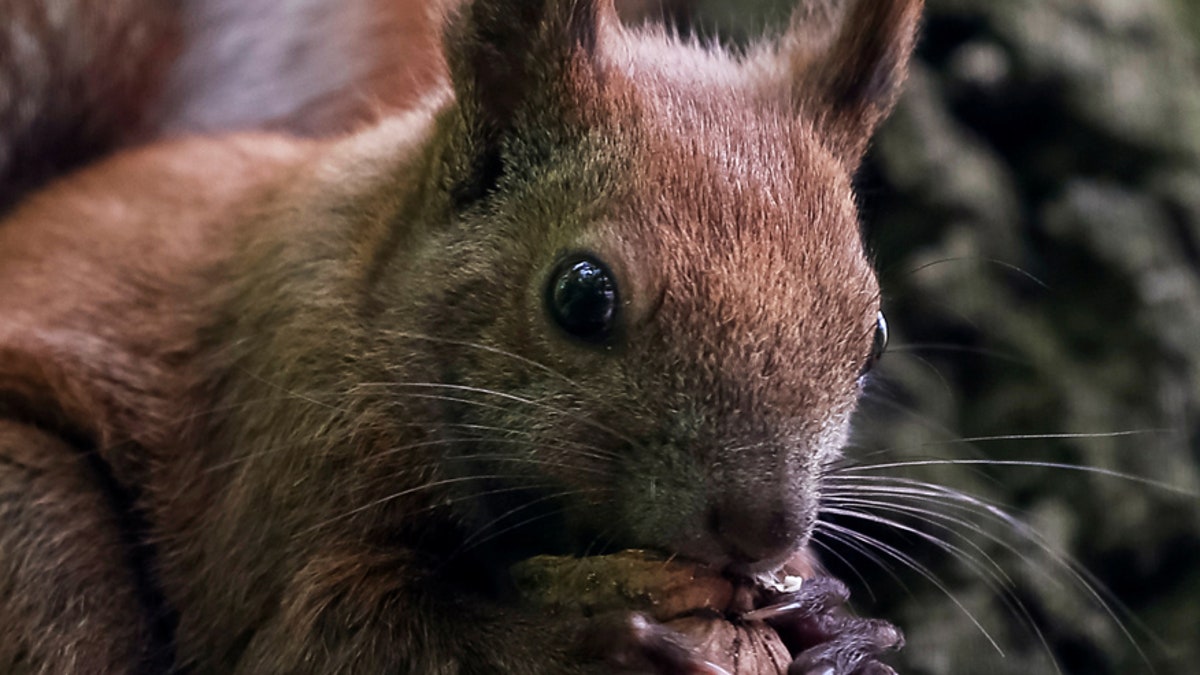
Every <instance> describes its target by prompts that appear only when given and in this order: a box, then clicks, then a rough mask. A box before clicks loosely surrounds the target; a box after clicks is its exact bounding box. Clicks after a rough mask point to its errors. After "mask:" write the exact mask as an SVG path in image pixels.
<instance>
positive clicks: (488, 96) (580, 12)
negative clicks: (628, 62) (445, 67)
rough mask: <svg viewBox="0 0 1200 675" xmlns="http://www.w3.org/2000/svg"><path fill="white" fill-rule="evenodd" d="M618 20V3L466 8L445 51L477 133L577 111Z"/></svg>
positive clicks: (560, 1)
mask: <svg viewBox="0 0 1200 675" xmlns="http://www.w3.org/2000/svg"><path fill="white" fill-rule="evenodd" d="M615 21H616V10H615V9H614V8H613V0H472V1H470V2H467V3H465V4H464V5H462V6H460V7H459V8H458V10H457V11H456V13H455V14H454V15H453V16H452V17H451V18H450V21H449V23H448V25H447V28H446V33H445V50H446V57H447V61H448V63H449V67H450V76H451V81H452V84H453V87H454V93H455V95H456V98H457V100H458V103H459V106H460V108H461V109H462V111H463V115H464V118H465V121H466V122H467V124H468V125H469V126H471V127H472V128H471V130H470V131H471V132H472V133H477V134H483V135H485V136H491V137H494V136H496V135H501V134H504V133H506V132H507V131H509V130H511V129H512V128H513V127H514V126H516V125H517V124H518V122H519V118H520V117H521V115H522V114H523V113H529V114H530V115H535V114H538V113H540V114H542V115H544V114H546V113H547V112H549V113H558V112H560V109H561V108H562V107H564V106H565V107H570V106H572V104H577V103H578V99H579V97H580V96H581V95H583V94H584V93H585V92H586V91H588V90H593V89H594V88H595V86H596V83H595V78H596V76H597V73H596V69H595V67H594V64H595V59H594V57H595V50H596V43H597V40H598V36H599V34H600V32H601V30H602V28H603V26H604V25H605V24H606V23H607V22H614V23H615ZM547 106H549V109H548V108H547ZM533 121H534V123H539V124H540V123H544V120H533Z"/></svg>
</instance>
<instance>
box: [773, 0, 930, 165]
mask: <svg viewBox="0 0 1200 675" xmlns="http://www.w3.org/2000/svg"><path fill="white" fill-rule="evenodd" d="M850 5H851V6H850V7H849V8H848V9H846V10H845V11H843V12H841V18H840V21H838V20H836V19H835V15H836V14H837V12H836V11H834V10H833V9H831V8H830V7H829V5H828V4H827V3H816V5H815V6H814V4H813V3H807V4H806V5H805V8H804V9H801V10H798V11H797V12H796V15H795V16H794V17H793V18H792V25H791V29H790V31H789V33H788V36H787V37H786V38H785V45H784V47H783V55H784V56H785V57H786V58H788V59H789V63H788V68H789V72H790V73H791V78H792V82H793V86H794V89H793V97H794V99H795V103H796V105H797V106H798V107H799V109H800V110H801V113H802V114H805V115H809V116H811V117H812V118H813V119H814V120H815V121H816V124H817V127H818V129H820V130H821V131H822V132H823V133H824V134H825V135H826V138H828V139H829V140H828V142H829V144H830V148H831V149H832V150H833V151H834V153H835V154H837V155H838V157H840V158H841V159H842V161H843V162H844V163H845V164H846V165H847V166H849V167H850V168H851V169H854V168H856V167H857V166H858V164H859V162H860V161H862V156H863V154H864V153H865V152H866V148H867V144H868V141H869V140H870V138H871V135H872V134H873V133H874V132H875V129H876V128H877V127H878V126H879V124H880V123H881V122H882V121H883V120H884V118H886V117H887V115H888V113H890V112H891V110H892V108H893V107H894V106H895V104H896V100H897V98H899V95H900V88H901V86H902V85H903V84H904V80H905V78H906V77H907V75H908V63H909V60H910V59H911V57H912V52H913V46H914V43H915V40H916V33H917V26H918V24H919V23H920V18H921V10H922V7H923V5H924V0H850Z"/></svg>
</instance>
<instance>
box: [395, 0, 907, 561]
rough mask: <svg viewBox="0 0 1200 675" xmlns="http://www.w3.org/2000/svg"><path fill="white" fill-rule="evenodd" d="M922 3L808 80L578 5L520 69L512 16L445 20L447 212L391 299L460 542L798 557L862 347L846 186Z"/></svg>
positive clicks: (894, 6) (542, 26)
mask: <svg viewBox="0 0 1200 675" xmlns="http://www.w3.org/2000/svg"><path fill="white" fill-rule="evenodd" d="M554 4H557V3H554ZM567 4H569V3H567ZM917 4H919V3H917V2H904V1H893V2H881V3H874V2H867V3H861V5H862V6H861V7H859V8H858V9H857V10H856V12H857V13H858V14H860V15H862V16H852V17H849V19H848V22H847V25H848V26H851V27H850V28H848V29H846V30H843V31H842V32H841V33H840V34H838V35H835V36H834V39H832V40H826V44H827V45H828V51H829V55H828V56H822V55H819V54H818V55H814V54H809V53H806V54H803V55H789V53H787V51H786V50H765V49H764V50H762V51H761V52H760V53H759V54H758V55H757V56H754V57H746V58H745V59H743V60H736V59H733V58H732V57H730V56H728V55H726V54H722V53H716V52H712V51H706V50H703V49H700V48H698V47H694V46H685V45H681V44H678V43H675V42H673V41H672V40H669V39H667V38H665V37H663V36H656V35H630V34H627V33H625V32H623V31H622V30H621V29H620V28H619V27H618V26H617V25H616V22H615V20H614V19H612V17H611V14H609V13H607V12H606V10H605V8H603V7H596V6H594V5H593V4H592V3H587V2H583V3H574V5H573V7H574V9H573V10H570V11H569V10H565V9H564V10H558V11H559V12H560V13H562V14H563V15H562V16H558V15H556V14H555V10H551V9H548V10H546V13H547V14H548V16H547V15H539V17H538V21H535V22H533V23H531V24H528V25H526V26H525V27H524V30H526V31H527V33H524V34H521V35H520V36H519V37H520V40H521V44H527V45H530V46H528V47H526V48H525V49H526V53H525V54H523V55H517V56H512V55H509V54H508V52H507V51H506V48H511V47H512V46H513V44H515V43H505V35H508V33H506V31H512V30H516V29H514V28H513V27H511V26H506V25H505V23H504V22H505V21H509V20H513V21H516V20H517V19H506V18H504V17H501V16H477V15H469V16H464V17H460V18H459V23H458V25H457V29H456V30H457V31H458V32H457V33H456V32H454V31H453V30H452V32H451V38H450V46H449V47H448V49H449V50H450V54H449V61H450V65H451V71H452V74H453V76H454V85H455V97H456V103H455V104H454V105H453V106H451V107H450V108H448V109H447V110H446V111H443V114H442V117H441V118H440V121H439V135H438V136H437V138H438V139H439V140H438V141H437V142H436V143H435V145H436V146H437V147H435V149H434V150H433V151H432V152H431V155H432V156H433V157H435V158H440V159H435V160H434V164H435V165H436V166H437V168H436V169H435V171H434V173H435V178H434V180H433V181H431V183H432V184H435V185H437V186H438V188H437V189H438V190H440V191H442V193H444V196H445V198H446V199H445V201H444V203H443V202H439V203H441V204H442V206H439V207H438V208H436V209H432V210H431V212H435V213H437V214H439V217H445V216H444V214H447V213H448V214H450V215H449V216H448V218H447V220H448V222H443V223H442V224H440V225H438V226H436V227H435V228H433V231H432V233H431V235H430V237H431V239H430V242H429V243H428V244H427V246H425V247H423V248H424V249H425V250H429V251H437V252H438V255H437V256H421V255H420V254H414V255H415V256H416V257H415V258H414V260H418V261H424V262H423V263H419V264H423V265H425V267H424V268H423V272H422V273H421V274H420V275H419V278H418V281H416V282H414V280H413V279H414V277H413V275H411V274H409V275H408V277H407V278H406V279H405V280H404V281H402V282H401V281H397V282H396V283H398V284H403V286H404V288H405V290H404V291H403V293H408V294H411V295H416V296H417V297H419V298H420V300H419V302H418V303H417V304H418V305H419V306H420V307H421V311H418V312H413V313H412V314H410V315H409V316H408V317H407V319H406V320H407V321H409V322H410V324H416V325H415V326H414V325H409V326H406V328H408V329H411V330H412V331H413V332H414V334H417V335H421V336H428V337H429V338H430V339H431V341H432V340H437V342H436V343H431V344H429V345H427V347H426V349H428V350H433V351H434V352H435V355H434V356H432V357H430V362H429V363H428V364H427V365H428V367H429V370H428V371H427V373H428V377H430V378H433V380H434V384H436V387H432V388H431V389H430V391H431V393H432V395H431V396H430V398H431V399H435V400H436V401H437V403H436V404H435V407H436V408H437V409H438V410H439V413H438V415H437V417H438V418H439V419H440V420H441V422H440V424H439V425H436V429H435V430H434V433H437V434H440V435H441V436H442V437H443V438H453V439H455V441H454V442H452V443H448V444H445V445H441V446H439V448H440V449H439V452H440V453H442V456H441V459H442V460H443V466H444V467H446V471H447V472H448V473H450V474H451V475H452V478H451V480H452V481H461V482H460V483H458V485H459V486H460V490H459V491H460V492H461V493H462V495H463V499H462V500H461V503H462V504H463V506H462V509H461V510H462V512H463V513H464V514H467V515H466V518H467V520H468V521H469V522H470V523H471V524H472V526H473V527H475V528H477V533H476V534H475V535H472V537H473V539H474V540H475V541H479V542H482V541H486V540H487V539H489V538H490V537H493V536H499V535H500V534H503V533H507V534H510V535H511V534H512V533H516V532H522V533H525V534H527V535H529V536H532V537H534V539H535V540H544V541H545V542H546V548H549V549H558V550H561V549H563V548H566V549H568V550H570V549H573V550H575V551H576V552H585V551H588V550H591V551H593V552H594V551H598V550H601V549H604V548H609V547H615V546H616V547H649V548H657V549H662V550H665V551H667V552H671V553H680V554H683V555H686V556H689V557H694V558H698V559H701V560H704V561H707V562H711V563H714V564H722V565H724V564H734V565H737V566H739V567H741V568H742V569H744V570H755V569H762V568H769V567H773V566H777V565H778V564H781V563H782V562H783V561H784V560H785V559H786V558H787V557H788V556H789V555H790V554H791V553H793V552H794V551H795V550H796V549H797V548H798V547H799V546H801V545H802V544H803V543H804V542H805V541H806V539H807V537H808V535H809V533H810V531H811V528H812V524H813V522H814V520H815V517H816V508H817V500H818V498H819V492H820V490H819V481H820V474H821V471H822V467H823V466H824V465H825V464H826V463H827V462H829V461H830V460H832V459H834V458H836V457H837V455H838V452H839V450H840V448H841V446H842V445H843V443H844V441H845V438H846V433H847V425H848V421H849V417H850V415H851V413H852V411H853V408H854V404H855V400H856V398H857V395H858V392H859V387H860V380H861V375H862V373H863V372H864V369H865V368H866V367H867V366H868V365H869V363H870V361H871V359H872V358H873V356H872V352H873V349H875V348H876V346H877V342H878V335H877V332H878V328H877V326H878V321H879V319H878V316H879V292H878V287H877V285H876V282H875V278H874V275H873V273H872V271H871V268H870V266H869V264H868V262H867V260H866V257H865V255H864V252H863V247H862V244H861V240H860V234H859V228H858V220H857V213H856V209H855V205H854V197H853V194H852V191H851V185H850V174H851V172H852V171H853V169H854V168H855V166H856V164H857V162H858V158H859V156H860V154H861V152H862V149H863V147H865V145H866V142H867V137H868V136H869V134H870V133H871V131H872V130H873V129H874V127H875V125H876V123H877V122H878V120H879V118H880V117H882V115H883V113H884V112H886V108H888V107H890V105H891V99H892V97H893V96H894V90H895V87H896V86H898V84H899V80H900V79H901V77H902V74H903V70H904V64H903V62H901V61H899V60H897V59H900V57H899V56H895V57H894V58H893V55H900V54H907V51H908V49H907V44H902V43H903V42H904V41H905V40H911V37H910V36H911V28H912V26H911V23H912V21H915V9H914V8H915V7H916V5H917ZM581 8H582V9H581ZM877 15H878V16H877ZM529 18H530V17H528V16H526V17H524V19H529ZM864 21H865V23H864ZM888 21H891V22H893V23H896V24H897V25H895V26H891V25H888ZM489 22H490V23H489ZM904 22H907V23H906V24H905V25H899V24H901V23H904ZM864 26H865V28H863V29H870V30H875V31H877V32H878V33H879V34H878V35H875V36H873V37H874V38H876V39H877V40H878V42H873V41H872V40H867V41H863V40H862V36H861V35H860V34H859V29H860V28H862V27H864ZM456 35H457V38H456V37H454V36H456ZM464 35H465V37H464ZM906 36H908V37H906ZM510 37H511V36H510ZM456 39H457V40H458V42H455V40H456ZM514 39H515V38H514ZM492 42H497V43H498V44H492ZM456 47H457V49H458V50H459V51H457V52H456V51H455V49H456ZM539 50H540V51H539ZM647 50H649V51H655V50H657V51H658V52H660V53H655V54H653V55H651V57H650V58H645V55H646V52H647ZM531 54H533V55H534V56H536V58H533V57H531ZM531 63H542V64H552V65H548V66H545V67H544V70H539V71H536V72H534V71H529V70H528V69H530V68H534V66H531V65H530V64H531ZM664 64H665V65H664ZM801 66H803V70H802V72H795V71H796V70H797V69H799V68H801ZM843 69H844V70H847V71H848V79H843V76H844V75H847V73H843V72H842V70H843ZM831 73H833V74H831ZM496 78H500V79H502V80H503V81H499V80H495V79H496ZM494 80H495V81H494ZM860 81H866V82H869V83H868V84H865V85H864V84H861V82H860ZM530 82H533V83H536V88H531V87H530V86H529V83H530ZM438 143H440V145H438ZM434 201H436V200H434ZM426 217H429V216H428V215H427V216H426ZM398 273H399V274H404V272H403V271H401V272H398ZM381 283H388V282H387V280H384V281H383V282H381ZM414 283H416V284H417V286H413V284H414ZM422 339H424V338H422ZM402 342H403V343H402V344H399V345H398V346H397V349H398V350H404V349H411V348H412V346H413V345H412V343H411V342H410V341H402ZM395 358H396V359H397V360H400V361H406V360H411V359H410V357H407V356H405V354H404V353H403V352H402V351H398V352H397V354H396V356H395ZM452 501H454V500H452Z"/></svg>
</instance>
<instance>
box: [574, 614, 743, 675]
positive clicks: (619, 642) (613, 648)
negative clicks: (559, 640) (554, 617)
mask: <svg viewBox="0 0 1200 675" xmlns="http://www.w3.org/2000/svg"><path fill="white" fill-rule="evenodd" d="M580 652H581V655H582V656H583V657H584V658H586V659H588V660H595V661H597V662H601V663H604V665H605V666H607V667H609V668H610V669H612V670H616V671H617V672H636V673H655V674H656V675H729V673H728V671H726V670H725V669H723V668H721V667H720V666H717V665H716V664H714V663H711V662H709V661H708V660H706V659H704V658H703V657H701V656H699V655H698V654H696V652H695V651H694V650H693V649H692V647H691V645H690V644H689V642H688V640H687V639H686V638H684V637H683V636H682V635H680V634H679V633H676V632H675V631H673V630H671V629H669V628H667V627H665V626H663V625H662V624H660V623H657V622H655V621H654V620H653V619H650V618H649V617H647V616H646V615H644V614H641V613H638V612H611V613H608V614H604V615H601V616H598V617H596V618H594V619H592V620H591V621H590V622H589V624H588V626H587V627H586V628H585V629H584V631H583V635H582V636H581V640H580Z"/></svg>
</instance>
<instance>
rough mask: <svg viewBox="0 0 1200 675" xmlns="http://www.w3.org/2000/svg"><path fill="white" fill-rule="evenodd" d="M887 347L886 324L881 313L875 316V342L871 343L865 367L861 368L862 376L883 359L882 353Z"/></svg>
mask: <svg viewBox="0 0 1200 675" xmlns="http://www.w3.org/2000/svg"><path fill="white" fill-rule="evenodd" d="M887 346H888V324H887V319H886V318H884V316H883V312H879V313H878V314H876V315H875V340H874V342H872V343H871V356H870V357H869V358H868V359H867V363H866V365H864V366H863V370H862V374H863V375H866V374H867V371H869V370H871V368H874V367H875V364H876V363H877V362H878V361H879V359H881V358H883V353H884V352H886V351H887Z"/></svg>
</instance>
